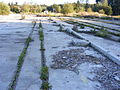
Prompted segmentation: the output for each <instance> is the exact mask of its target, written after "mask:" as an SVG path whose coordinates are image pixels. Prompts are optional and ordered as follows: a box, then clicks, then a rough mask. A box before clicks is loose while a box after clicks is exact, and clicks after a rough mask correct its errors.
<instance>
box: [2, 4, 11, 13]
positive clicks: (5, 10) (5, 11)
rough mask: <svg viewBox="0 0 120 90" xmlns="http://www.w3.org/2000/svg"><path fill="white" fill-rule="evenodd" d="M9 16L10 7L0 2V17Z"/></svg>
mask: <svg viewBox="0 0 120 90" xmlns="http://www.w3.org/2000/svg"><path fill="white" fill-rule="evenodd" d="M9 14H10V7H9V6H8V5H7V4H5V3H3V2H0V15H9Z"/></svg>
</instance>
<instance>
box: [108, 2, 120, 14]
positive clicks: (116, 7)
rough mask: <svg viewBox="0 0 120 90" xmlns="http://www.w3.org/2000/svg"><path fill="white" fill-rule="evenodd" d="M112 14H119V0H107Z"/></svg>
mask: <svg viewBox="0 0 120 90" xmlns="http://www.w3.org/2000/svg"><path fill="white" fill-rule="evenodd" d="M108 3H109V5H110V6H111V7H112V10H113V14H114V15H120V0H108Z"/></svg>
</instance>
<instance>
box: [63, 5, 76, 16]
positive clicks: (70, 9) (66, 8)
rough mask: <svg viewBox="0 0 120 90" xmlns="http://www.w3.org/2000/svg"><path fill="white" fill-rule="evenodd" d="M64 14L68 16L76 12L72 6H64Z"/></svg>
mask: <svg viewBox="0 0 120 90" xmlns="http://www.w3.org/2000/svg"><path fill="white" fill-rule="evenodd" d="M62 12H63V13H64V14H68V13H73V12H74V7H73V5H72V4H64V5H63V9H62Z"/></svg>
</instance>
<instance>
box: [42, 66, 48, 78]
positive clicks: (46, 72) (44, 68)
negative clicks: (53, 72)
mask: <svg viewBox="0 0 120 90" xmlns="http://www.w3.org/2000/svg"><path fill="white" fill-rule="evenodd" d="M40 79H41V80H48V67H42V69H41V76H40Z"/></svg>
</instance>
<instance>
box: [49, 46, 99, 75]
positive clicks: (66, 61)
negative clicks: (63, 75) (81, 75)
mask: <svg viewBox="0 0 120 90" xmlns="http://www.w3.org/2000/svg"><path fill="white" fill-rule="evenodd" d="M91 61H92V63H95V64H98V63H100V62H99V59H98V58H96V57H93V56H90V55H86V54H85V53H84V49H82V48H81V49H71V50H63V51H59V52H58V53H57V54H56V55H53V65H51V68H54V69H67V70H70V71H74V72H76V73H78V69H77V66H78V65H80V64H82V63H84V62H91Z"/></svg>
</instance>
